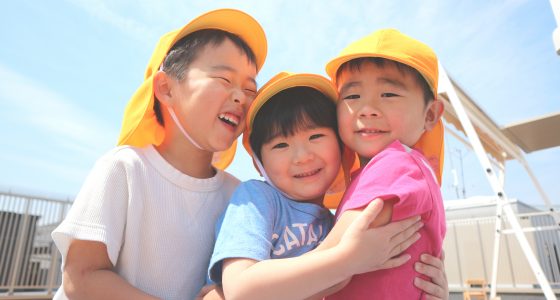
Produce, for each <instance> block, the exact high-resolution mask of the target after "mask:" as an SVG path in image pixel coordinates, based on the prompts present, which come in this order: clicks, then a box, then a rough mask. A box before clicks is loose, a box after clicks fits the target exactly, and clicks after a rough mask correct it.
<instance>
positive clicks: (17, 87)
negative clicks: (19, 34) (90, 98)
mask: <svg viewBox="0 0 560 300" xmlns="http://www.w3.org/2000/svg"><path fill="white" fill-rule="evenodd" d="M75 102H77V101H75ZM0 103H2V106H3V110H4V112H3V114H5V115H6V118H5V119H4V121H2V122H8V121H9V122H11V123H14V124H10V127H12V126H13V127H12V128H15V129H16V130H17V129H18V128H20V126H19V125H25V127H30V126H31V127H32V131H33V132H35V133H37V132H38V133H43V134H44V135H45V136H49V137H53V138H54V140H53V142H54V143H57V144H59V146H63V147H65V148H67V149H70V150H73V151H75V150H76V148H80V149H81V150H82V152H81V153H89V154H92V153H95V155H96V156H97V155H99V153H101V152H104V151H106V149H107V147H108V146H110V145H113V144H114V141H115V140H116V135H117V132H116V131H115V129H114V128H113V127H110V126H107V125H105V123H104V122H103V120H101V119H98V118H96V117H94V116H93V115H91V114H90V113H88V112H86V111H84V110H83V109H82V108H80V107H78V106H76V105H74V104H73V103H72V101H70V100H68V99H65V98H64V97H63V96H61V95H59V94H57V93H56V92H54V91H52V90H50V89H49V88H47V87H45V86H43V85H41V84H40V83H37V82H35V81H33V80H32V79H29V78H26V77H25V76H23V75H21V74H19V73H17V72H15V71H12V70H10V69H8V68H6V67H4V66H2V65H1V64H0ZM18 124H19V125H18ZM22 134H28V133H22ZM69 145H72V146H69Z"/></svg>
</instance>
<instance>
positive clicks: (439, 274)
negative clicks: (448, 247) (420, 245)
mask: <svg viewBox="0 0 560 300" xmlns="http://www.w3.org/2000/svg"><path fill="white" fill-rule="evenodd" d="M420 260H421V261H422V262H416V263H415V264H414V269H415V270H416V271H417V272H418V273H420V274H424V275H426V276H428V277H430V278H431V279H432V282H433V283H434V284H436V285H438V286H439V287H441V288H442V289H447V278H446V274H445V269H444V266H443V263H442V262H441V261H440V260H439V259H438V258H435V257H433V256H431V255H428V254H422V255H421V256H420Z"/></svg>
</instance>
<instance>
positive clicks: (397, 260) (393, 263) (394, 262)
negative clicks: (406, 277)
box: [379, 254, 410, 270]
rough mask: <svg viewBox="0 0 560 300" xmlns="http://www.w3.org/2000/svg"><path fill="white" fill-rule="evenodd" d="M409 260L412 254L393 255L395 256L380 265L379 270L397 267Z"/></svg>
mask: <svg viewBox="0 0 560 300" xmlns="http://www.w3.org/2000/svg"><path fill="white" fill-rule="evenodd" d="M409 260H410V254H403V255H399V256H397V257H393V258H391V259H389V260H387V261H386V262H384V263H383V264H382V265H381V266H380V267H379V270H383V269H391V268H396V267H399V266H401V265H403V264H404V263H406V262H407V261H409Z"/></svg>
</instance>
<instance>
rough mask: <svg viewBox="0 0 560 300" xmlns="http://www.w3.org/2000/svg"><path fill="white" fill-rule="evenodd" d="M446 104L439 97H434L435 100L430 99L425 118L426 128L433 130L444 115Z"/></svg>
mask: <svg viewBox="0 0 560 300" xmlns="http://www.w3.org/2000/svg"><path fill="white" fill-rule="evenodd" d="M443 111H444V105H443V102H442V101H441V100H439V99H437V98H436V99H434V101H430V103H428V107H427V108H426V115H425V119H424V129H426V130H432V128H434V126H436V124H437V122H438V121H439V120H440V119H441V116H443Z"/></svg>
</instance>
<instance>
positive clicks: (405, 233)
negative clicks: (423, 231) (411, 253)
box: [390, 221, 424, 245]
mask: <svg viewBox="0 0 560 300" xmlns="http://www.w3.org/2000/svg"><path fill="white" fill-rule="evenodd" d="M422 226H424V223H422V222H421V221H418V222H415V223H413V224H411V226H409V227H407V228H404V229H402V230H401V231H400V232H398V233H396V234H395V235H393V236H392V237H391V239H390V242H391V243H393V244H395V245H398V244H400V243H402V242H404V241H406V240H407V239H409V238H410V237H411V236H413V235H414V233H416V232H417V231H418V230H419V229H420V228H422Z"/></svg>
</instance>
